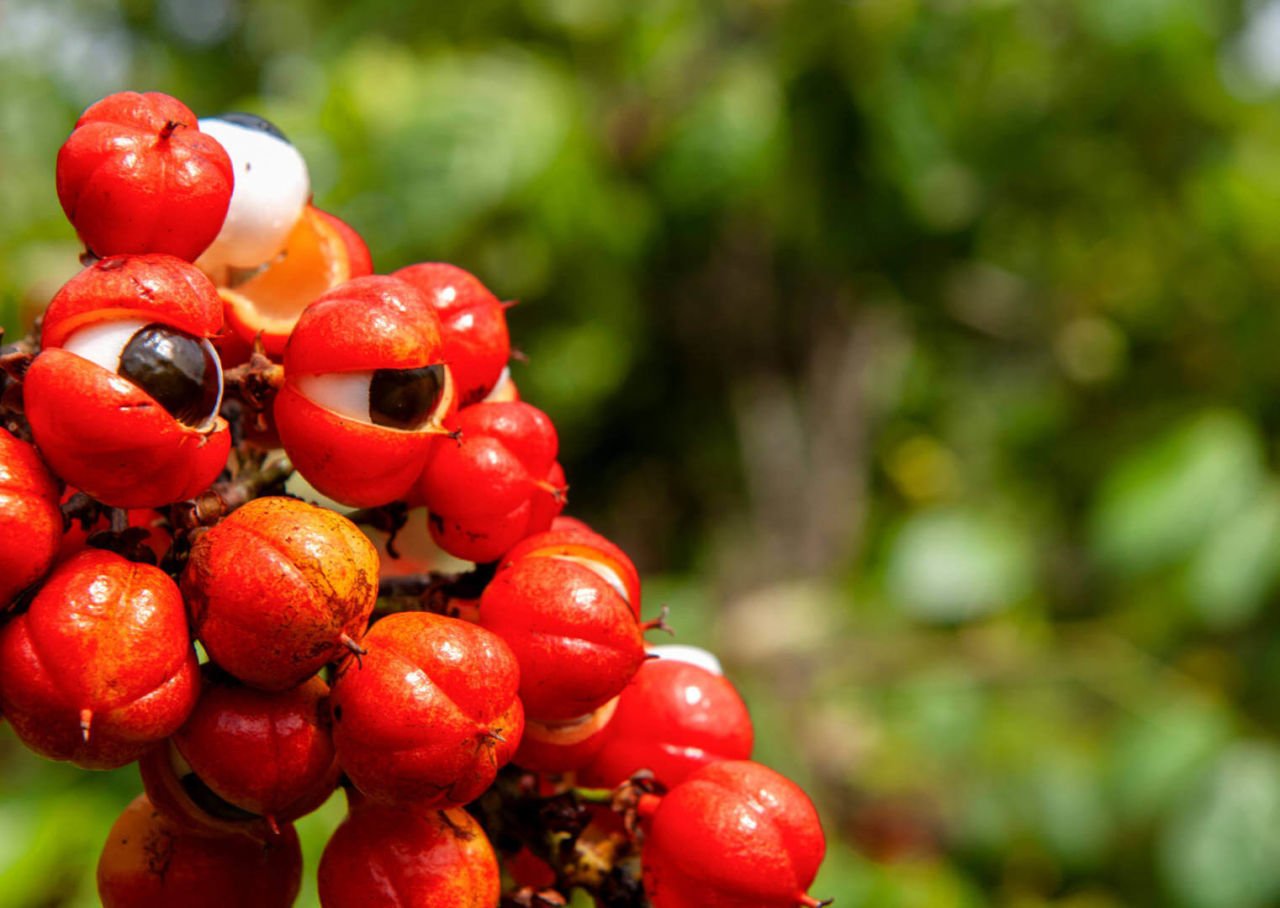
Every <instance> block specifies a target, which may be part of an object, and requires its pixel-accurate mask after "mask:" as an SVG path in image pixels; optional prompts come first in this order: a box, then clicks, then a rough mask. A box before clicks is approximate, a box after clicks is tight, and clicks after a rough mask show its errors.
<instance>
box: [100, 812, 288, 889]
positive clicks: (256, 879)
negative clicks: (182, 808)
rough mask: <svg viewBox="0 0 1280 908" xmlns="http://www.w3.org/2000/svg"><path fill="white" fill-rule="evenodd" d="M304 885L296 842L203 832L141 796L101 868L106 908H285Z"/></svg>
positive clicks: (116, 830) (121, 822) (111, 838)
mask: <svg viewBox="0 0 1280 908" xmlns="http://www.w3.org/2000/svg"><path fill="white" fill-rule="evenodd" d="M301 885H302V849H301V848H300V846H299V844H298V834H297V833H296V832H294V830H293V827H292V826H286V827H284V829H283V832H282V834H281V835H280V836H278V837H276V838H274V839H272V840H271V841H270V842H266V843H264V842H262V841H259V840H257V839H253V838H250V837H248V836H242V835H235V834H230V835H226V834H223V835H219V834H212V833H208V832H204V833H201V832H198V831H195V830H192V829H190V828H187V827H184V826H182V825H181V824H179V823H176V822H174V821H173V820H172V819H170V818H169V817H168V816H166V815H165V814H163V813H161V812H160V811H159V810H157V809H156V808H155V807H153V806H152V805H151V803H150V802H149V801H148V800H147V796H146V795H145V794H142V795H138V797H136V798H134V800H133V802H132V803H131V804H130V805H129V806H128V807H126V808H125V809H124V812H123V813H122V814H120V817H119V818H118V819H117V820H116V822H115V824H114V825H113V826H112V827H111V832H110V833H109V834H108V835H107V841H106V845H105V846H104V847H103V849H102V856H101V857H100V858H99V860H98V896H99V898H100V899H101V900H102V905H103V908H174V906H175V905H181V906H182V908H226V906H228V905H236V906H240V908H288V906H290V905H292V904H293V902H294V900H295V899H296V898H297V897H298V889H299V888H300V887H301Z"/></svg>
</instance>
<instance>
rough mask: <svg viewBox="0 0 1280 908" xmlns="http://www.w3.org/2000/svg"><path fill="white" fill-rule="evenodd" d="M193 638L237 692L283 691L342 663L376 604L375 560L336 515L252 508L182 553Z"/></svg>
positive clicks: (265, 503) (267, 505)
mask: <svg viewBox="0 0 1280 908" xmlns="http://www.w3.org/2000/svg"><path fill="white" fill-rule="evenodd" d="M182 589H183V592H184V593H185V594H186V596H187V603H188V606H189V607H190V609H191V623H192V631H193V633H194V634H195V636H196V637H197V638H198V639H199V640H200V642H201V643H203V644H204V647H205V649H206V650H207V651H208V653H209V658H210V659H211V660H212V661H214V662H216V663H217V664H218V665H219V666H220V667H221V668H223V669H225V670H226V671H227V672H228V673H230V674H231V675H234V676H235V677H236V678H239V679H240V680H241V681H243V682H244V683H246V684H249V685H252V686H253V687H258V688H262V689H263V690H284V689H286V688H289V687H293V686H294V685H297V684H300V683H302V682H303V681H305V680H306V679H307V678H310V677H311V676H312V675H314V674H315V673H316V672H317V671H318V670H319V669H320V668H321V666H323V665H324V664H325V663H327V662H333V661H335V660H337V659H338V658H340V657H341V656H343V655H345V654H346V653H347V650H348V648H349V647H351V646H353V645H354V642H355V641H356V640H358V639H359V638H360V635H361V634H363V633H364V630H365V627H366V626H367V624H368V622H369V615H370V613H371V612H372V611H373V604H374V602H375V601H376V600H377V598H378V552H377V550H376V549H375V548H374V546H373V543H371V542H370V541H369V540H368V538H367V537H366V536H365V535H364V534H363V533H361V532H360V530H359V529H357V528H356V525H355V524H353V523H352V522H351V521H349V520H347V519H346V518H345V517H343V516H342V515H340V514H337V513H335V512H333V511H329V510H326V509H324V508H319V507H316V506H315V505H310V504H306V503H305V502H302V501H296V500H294V499H292V498H275V497H270V498H258V499H255V500H254V501H251V502H249V503H248V504H247V505H245V506H244V507H242V508H239V509H238V510H236V511H233V512H232V513H231V515H230V516H229V517H227V518H226V519H225V520H223V521H222V522H221V523H219V524H218V525H217V526H215V527H213V528H212V529H210V530H208V531H207V532H205V533H204V534H203V535H202V536H200V538H199V539H197V540H196V542H195V544H194V545H193V546H192V547H191V556H190V559H189V560H188V562H187V567H186V570H185V571H184V573H183V575H182Z"/></svg>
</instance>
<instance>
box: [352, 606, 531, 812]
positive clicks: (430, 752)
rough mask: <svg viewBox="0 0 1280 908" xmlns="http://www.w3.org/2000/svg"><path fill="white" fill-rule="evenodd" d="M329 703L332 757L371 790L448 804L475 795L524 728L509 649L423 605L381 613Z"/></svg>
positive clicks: (371, 794)
mask: <svg viewBox="0 0 1280 908" xmlns="http://www.w3.org/2000/svg"><path fill="white" fill-rule="evenodd" d="M361 645H362V646H363V647H364V648H365V650H366V654H365V656H364V658H363V660H362V662H361V663H353V662H350V661H349V662H347V664H346V665H345V666H344V668H343V671H342V673H341V675H339V677H338V678H337V679H336V680H335V681H334V685H333V695H332V697H331V705H332V710H333V719H334V724H333V739H334V744H335V745H336V747H337V750H338V763H339V765H341V766H342V769H343V771H344V772H345V773H346V774H347V776H348V777H349V778H350V779H351V781H352V783H353V784H354V785H355V786H356V788H358V789H360V791H361V792H363V793H364V794H365V795H368V796H369V797H370V798H375V799H382V800H397V801H409V800H412V801H415V802H417V803H418V804H419V805H421V806H424V807H426V806H430V807H455V806H459V805H462V804H466V803H468V802H470V801H473V800H475V799H476V798H477V797H479V796H480V795H481V794H482V793H483V792H484V790H485V789H487V788H488V787H489V786H490V785H491V784H493V780H494V777H495V776H496V775H497V772H498V770H499V769H501V768H502V767H503V766H504V765H506V763H507V762H508V761H509V760H510V759H511V755H512V754H513V753H514V752H515V749H516V747H517V745H518V744H519V743H520V736H521V733H522V731H523V728H524V711H523V710H522V709H521V705H520V701H519V700H518V699H517V698H516V689H517V687H518V686H519V677H518V671H519V670H518V668H517V665H516V660H515V657H514V656H513V655H512V653H511V650H510V649H508V648H507V645H506V644H505V643H503V642H502V640H501V639H499V638H498V637H497V636H495V635H494V634H491V633H490V632H488V631H486V630H484V629H483V628H480V627H477V626H476V625H473V624H468V623H467V622H465V621H459V620H457V619H454V618H446V617H444V616H442V615H434V614H431V613H428V612H400V613H397V614H394V615H390V616H389V617H386V618H383V619H382V620H381V621H379V622H378V623H377V624H375V625H374V626H373V627H372V628H371V629H370V630H369V633H367V634H366V635H365V637H364V639H363V640H362V641H361Z"/></svg>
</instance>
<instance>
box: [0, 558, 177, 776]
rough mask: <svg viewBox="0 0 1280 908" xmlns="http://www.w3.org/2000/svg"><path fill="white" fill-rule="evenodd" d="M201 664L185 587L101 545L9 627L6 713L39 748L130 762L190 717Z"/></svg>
mask: <svg viewBox="0 0 1280 908" xmlns="http://www.w3.org/2000/svg"><path fill="white" fill-rule="evenodd" d="M199 682H200V679H199V670H198V668H197V665H196V654H195V650H194V649H193V648H192V646H191V642H190V637H189V635H188V630H187V618H186V612H185V611H184V609H183V606H182V597H181V595H180V593H179V592H178V587H177V585H175V584H174V582H173V581H172V580H170V579H169V577H168V575H166V574H165V573H164V572H163V571H160V570H159V569H157V568H154V567H151V566H150V565H146V564H135V563H133V562H129V561H126V560H125V559H123V558H121V557H120V556H119V555H116V554H113V553H111V552H107V551H102V550H99V549H90V550H86V551H84V552H81V553H80V554H79V555H77V556H75V557H74V558H72V559H71V560H69V561H66V562H63V563H62V564H60V565H58V567H57V568H55V569H54V571H53V573H52V574H51V575H50V576H49V579H48V580H46V581H45V584H44V586H42V587H41V588H40V592H39V593H37V594H36V596H35V598H34V599H33V600H32V602H31V607H30V609H28V611H26V612H25V613H23V614H21V615H18V616H17V617H15V618H14V619H13V620H12V621H10V622H9V623H8V624H6V625H4V627H3V628H0V711H3V713H4V715H5V717H6V718H7V719H8V720H9V721H10V723H11V724H12V725H13V728H14V731H16V732H17V733H18V736H19V737H20V738H21V739H22V740H23V742H24V743H25V744H26V745H27V746H28V747H30V748H31V749H32V750H34V751H36V752H37V753H39V754H42V755H44V756H46V757H50V758H51V759H55V760H71V761H72V762H74V763H76V764H78V765H80V766H83V767H85V768H86V769H111V768H114V767H117V766H123V765H125V764H126V763H129V762H131V761H133V760H135V759H137V758H138V757H139V756H141V755H142V753H143V752H144V751H146V750H147V749H148V748H149V747H150V746H151V745H152V744H154V743H155V742H157V741H160V740H162V739H164V738H166V737H168V736H169V735H171V734H173V732H175V731H177V729H178V728H179V727H180V726H181V725H182V723H183V721H184V720H185V719H186V717H187V715H188V714H189V713H190V712H191V709H192V707H194V706H195V702H196V697H197V695H198V693H199Z"/></svg>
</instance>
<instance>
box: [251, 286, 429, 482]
mask: <svg viewBox="0 0 1280 908" xmlns="http://www.w3.org/2000/svg"><path fill="white" fill-rule="evenodd" d="M443 355H444V354H443V345H442V344H441V340H440V324H439V321H438V320H437V319H436V315H435V312H434V311H433V310H432V309H431V307H430V306H428V305H427V303H426V301H425V300H424V299H423V297H422V295H421V294H420V293H418V291H417V290H415V289H414V288H413V287H411V286H409V285H408V284H406V283H404V282H403V281H398V280H396V279H394V278H390V277H382V276H370V277H363V278H357V279H356V280H353V281H348V282H347V283H345V284H343V285H342V286H340V287H338V288H336V289H334V290H331V291H330V292H328V293H326V294H325V295H323V296H321V297H320V298H319V299H318V300H316V301H315V302H314V303H312V304H311V305H310V306H308V307H307V308H306V310H305V311H304V312H303V313H302V317H301V318H299V319H298V324H297V326H296V327H295V328H294V329H293V334H292V336H291V337H290V338H289V344H288V347H287V348H286V349H285V356H284V368H285V385H284V388H283V389H281V391H280V393H279V394H278V395H277V396H276V400H275V423H276V429H277V431H278V432H279V433H280V441H281V443H282V444H283V445H284V449H285V451H286V452H287V453H288V454H289V457H290V459H291V460H292V462H293V465H294V466H295V467H296V468H297V469H298V472H299V473H301V474H302V476H303V477H304V478H305V479H306V480H307V481H308V482H310V483H311V484H312V485H313V486H315V488H316V489H318V490H319V491H320V492H321V493H323V494H324V495H327V496H329V497H330V498H333V499H336V500H337V501H340V502H342V503H343V504H347V505H351V506H353V507H372V506H376V505H382V504H386V503H387V502H390V501H394V500H395V499H397V498H401V497H403V496H404V494H405V493H406V492H408V491H409V487H410V486H412V485H413V483H414V481H415V480H416V479H417V477H418V475H419V474H420V473H421V472H422V468H423V465H424V464H425V463H426V460H427V454H428V452H429V451H430V449H431V444H432V441H433V440H434V438H435V437H436V436H438V435H440V434H442V433H444V432H445V431H446V430H445V429H444V428H442V426H441V422H442V421H443V419H444V417H445V414H446V413H448V412H449V410H450V408H451V407H452V406H453V384H452V379H451V377H450V372H449V368H448V367H447V366H445V365H444V363H443Z"/></svg>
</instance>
